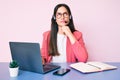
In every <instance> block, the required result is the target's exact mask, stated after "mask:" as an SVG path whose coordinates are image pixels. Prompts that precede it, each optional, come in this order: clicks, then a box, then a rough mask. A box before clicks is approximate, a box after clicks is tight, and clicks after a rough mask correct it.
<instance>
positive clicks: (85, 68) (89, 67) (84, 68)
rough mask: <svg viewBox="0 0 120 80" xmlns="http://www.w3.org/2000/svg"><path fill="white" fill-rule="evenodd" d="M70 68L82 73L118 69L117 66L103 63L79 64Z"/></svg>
mask: <svg viewBox="0 0 120 80" xmlns="http://www.w3.org/2000/svg"><path fill="white" fill-rule="evenodd" d="M70 67H72V68H74V69H76V70H78V71H81V72H82V73H90V72H99V71H104V70H111V69H116V68H117V67H116V66H112V65H109V64H106V63H103V62H87V63H83V62H78V63H73V64H71V65H70Z"/></svg>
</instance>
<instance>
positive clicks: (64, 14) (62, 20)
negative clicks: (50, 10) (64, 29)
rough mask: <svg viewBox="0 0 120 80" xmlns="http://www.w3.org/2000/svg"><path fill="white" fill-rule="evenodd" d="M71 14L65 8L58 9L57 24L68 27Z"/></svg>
mask: <svg viewBox="0 0 120 80" xmlns="http://www.w3.org/2000/svg"><path fill="white" fill-rule="evenodd" d="M69 19H70V16H69V13H68V11H67V9H66V8H65V7H63V6H62V7H60V8H58V10H57V12H56V22H57V24H58V26H66V25H68V24H69Z"/></svg>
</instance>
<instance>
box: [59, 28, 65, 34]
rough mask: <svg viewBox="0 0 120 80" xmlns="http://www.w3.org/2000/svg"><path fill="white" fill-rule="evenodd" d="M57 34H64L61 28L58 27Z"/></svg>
mask: <svg viewBox="0 0 120 80" xmlns="http://www.w3.org/2000/svg"><path fill="white" fill-rule="evenodd" d="M58 33H59V34H64V32H63V31H62V27H61V26H58Z"/></svg>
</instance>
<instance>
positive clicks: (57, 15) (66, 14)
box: [56, 12, 69, 19]
mask: <svg viewBox="0 0 120 80" xmlns="http://www.w3.org/2000/svg"><path fill="white" fill-rule="evenodd" d="M62 15H63V17H65V18H67V17H69V14H68V13H67V12H64V13H56V18H57V19H59V18H61V17H62Z"/></svg>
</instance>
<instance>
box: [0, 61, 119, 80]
mask: <svg viewBox="0 0 120 80" xmlns="http://www.w3.org/2000/svg"><path fill="white" fill-rule="evenodd" d="M69 64H70V63H61V64H59V65H61V66H62V67H66V68H70V67H69ZM109 64H111V65H114V66H117V67H118V69H116V70H109V71H103V72H98V73H90V74H83V73H81V72H79V71H76V70H74V69H71V68H70V69H71V71H70V72H69V73H68V74H66V75H64V76H55V75H53V74H52V73H53V72H54V71H52V72H49V73H46V74H38V73H33V72H29V71H22V70H20V71H19V76H18V77H16V78H11V77H10V76H9V69H8V63H2V62H1V63H0V80H120V62H116V63H115V62H114V63H109ZM55 71H56V70H55Z"/></svg>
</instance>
